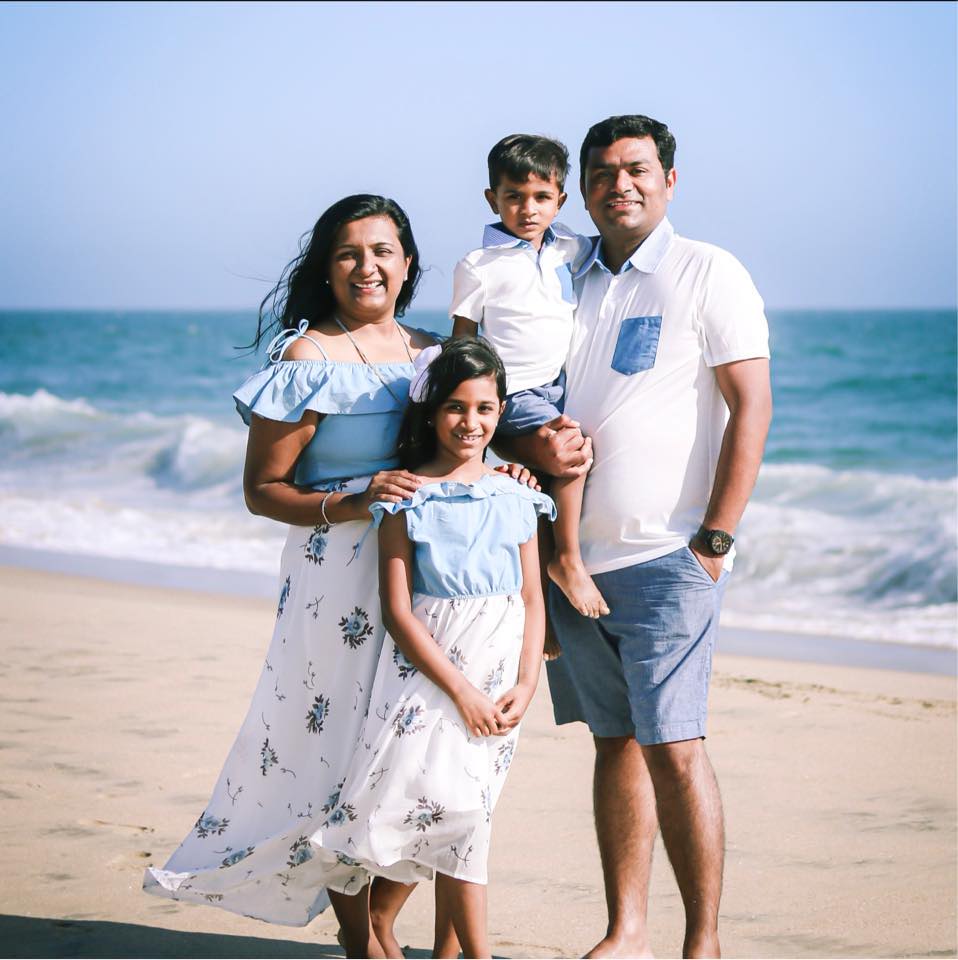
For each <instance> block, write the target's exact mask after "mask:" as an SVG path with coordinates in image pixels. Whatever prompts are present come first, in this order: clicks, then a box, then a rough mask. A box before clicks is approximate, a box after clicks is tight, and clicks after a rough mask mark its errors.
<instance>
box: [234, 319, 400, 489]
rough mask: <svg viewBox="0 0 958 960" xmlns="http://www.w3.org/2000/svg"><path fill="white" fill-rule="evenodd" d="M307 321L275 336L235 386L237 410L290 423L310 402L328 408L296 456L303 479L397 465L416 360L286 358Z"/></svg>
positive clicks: (319, 481) (321, 480)
mask: <svg viewBox="0 0 958 960" xmlns="http://www.w3.org/2000/svg"><path fill="white" fill-rule="evenodd" d="M305 329H306V326H305V323H304V324H303V325H301V326H300V328H299V329H298V330H297V329H290V330H287V331H285V332H284V333H283V334H281V335H280V337H278V338H277V339H276V340H274V341H273V343H272V344H270V347H269V350H268V354H269V359H268V360H267V363H266V366H264V367H263V369H262V370H260V371H259V372H258V373H254V374H253V375H252V376H251V377H250V378H249V379H248V380H247V381H246V382H245V383H244V384H243V385H242V386H241V387H240V388H239V389H238V390H237V391H236V393H234V394H233V399H234V400H235V401H236V409H237V411H238V412H239V415H240V416H241V417H242V418H243V421H244V422H245V423H246V424H247V425H248V424H249V422H250V419H251V417H252V415H253V414H256V416H258V417H265V418H266V419H267V420H281V421H284V422H286V423H298V422H299V421H300V420H301V419H302V418H303V414H305V413H306V411H307V410H313V411H315V412H316V413H321V414H323V418H322V419H321V420H320V422H319V426H318V427H317V428H316V433H315V434H314V435H313V438H312V440H310V442H309V443H308V444H307V446H306V448H305V449H304V450H303V452H302V453H301V454H300V456H299V459H298V460H297V462H296V472H295V474H294V478H293V479H294V482H295V483H296V484H297V485H298V486H303V487H322V486H328V485H329V484H330V482H334V481H338V480H347V479H350V478H352V477H365V476H369V475H371V474H373V473H376V471H377V470H394V469H396V468H397V467H398V466H399V458H398V457H397V455H396V444H397V442H398V440H399V428H400V425H401V424H402V417H403V412H404V411H405V409H406V405H407V403H408V395H409V381H410V380H411V379H412V376H413V373H414V368H413V364H412V363H411V362H403V363H377V364H375V365H373V366H370V365H367V364H365V363H345V362H341V361H338V360H328V359H323V360H283V359H282V354H283V351H284V350H285V349H286V347H287V346H289V344H290V343H291V342H292V341H293V340H295V339H296V338H297V337H298V336H303V335H304V333H305ZM310 339H311V338H310ZM313 342H314V343H315V342H316V341H315V340H314V341H313ZM317 346H318V344H317ZM320 349H322V348H321V347H320ZM387 384H388V387H387ZM390 391H391V392H390Z"/></svg>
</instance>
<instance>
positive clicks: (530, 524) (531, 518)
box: [518, 484, 556, 543]
mask: <svg viewBox="0 0 958 960" xmlns="http://www.w3.org/2000/svg"><path fill="white" fill-rule="evenodd" d="M518 487H519V490H520V491H522V492H521V493H519V498H520V499H521V500H523V501H524V504H523V506H524V507H525V509H524V510H523V512H522V516H523V521H524V523H525V526H524V529H523V531H522V536H521V537H520V538H519V543H525V542H526V541H527V540H531V539H532V537H533V535H534V534H535V533H536V528H537V520H538V519H539V517H545V518H546V519H547V520H550V521H552V520H555V518H556V505H555V503H554V502H553V500H552V497H547V496H546V495H545V494H544V493H540V492H539V491H538V490H532V489H531V488H529V487H526V486H524V485H522V484H518Z"/></svg>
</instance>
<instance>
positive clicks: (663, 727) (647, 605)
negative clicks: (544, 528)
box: [547, 547, 728, 744]
mask: <svg viewBox="0 0 958 960" xmlns="http://www.w3.org/2000/svg"><path fill="white" fill-rule="evenodd" d="M593 579H594V580H595V584H596V586H597V587H598V588H599V590H600V591H601V592H602V595H603V596H604V597H605V599H606V602H607V603H608V605H609V607H610V608H611V611H612V612H611V613H610V614H609V615H608V616H607V617H600V618H599V619H598V620H593V619H591V618H589V617H583V616H582V615H581V614H579V613H577V612H576V611H575V610H574V609H573V608H572V606H571V605H570V604H569V602H568V601H567V600H566V598H565V596H564V595H563V594H562V592H561V591H560V590H558V589H557V588H556V586H555V585H554V584H550V587H549V614H550V616H551V617H552V625H553V628H554V629H555V631H556V636H557V637H558V639H559V643H560V645H561V646H562V656H561V657H559V658H558V659H557V660H551V661H549V663H548V665H547V670H548V675H549V692H550V693H551V694H552V706H553V711H554V713H555V720H556V723H559V724H562V723H571V722H573V721H575V720H582V721H584V722H585V723H587V724H588V725H589V729H590V730H591V731H592V733H593V734H594V735H595V736H597V737H627V736H634V737H635V739H636V740H637V741H638V742H639V743H642V744H654V743H672V742H675V741H677V740H692V739H695V738H697V737H704V736H705V718H706V711H707V705H708V690H709V679H710V677H711V674H712V647H713V645H714V642H715V634H716V632H717V630H718V620H719V610H720V608H721V604H722V595H723V594H724V592H725V583H726V581H727V580H728V573H727V572H723V573H722V575H721V577H719V580H718V583H715V582H713V580H712V578H711V577H710V576H709V574H708V573H707V572H706V571H705V568H704V567H703V566H702V565H701V564H700V563H699V561H698V560H697V559H696V556H695V554H694V553H692V551H691V550H689V548H688V547H682V548H681V549H679V550H676V551H674V552H673V553H669V554H666V555H665V556H664V557H658V558H657V559H655V560H648V561H646V562H645V563H638V564H635V565H634V566H631V567H624V568H623V569H621V570H612V571H610V572H608V573H599V574H596V575H595V576H594V577H593Z"/></svg>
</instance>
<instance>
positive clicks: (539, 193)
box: [486, 174, 565, 249]
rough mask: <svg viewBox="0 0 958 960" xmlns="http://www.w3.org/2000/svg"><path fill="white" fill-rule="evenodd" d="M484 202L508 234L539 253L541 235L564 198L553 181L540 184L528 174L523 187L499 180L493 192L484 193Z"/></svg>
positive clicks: (542, 181)
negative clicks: (500, 221)
mask: <svg viewBox="0 0 958 960" xmlns="http://www.w3.org/2000/svg"><path fill="white" fill-rule="evenodd" d="M486 199H487V200H488V201H489V206H490V207H492V212H493V213H495V214H497V215H498V216H499V219H500V220H502V225H503V226H504V227H505V228H506V229H507V230H508V231H509V232H510V233H511V234H513V235H514V236H516V237H518V238H519V239H520V240H525V241H527V242H528V243H531V244H532V245H533V246H534V247H535V248H536V249H538V248H539V246H540V245H541V244H542V234H544V233H545V232H546V228H547V227H548V226H549V224H550V223H552V221H553V220H555V218H556V214H557V213H558V212H559V209H560V208H561V207H562V204H564V203H565V194H564V193H563V192H562V191H561V190H560V189H559V184H558V183H556V180H555V177H551V178H550V179H548V180H540V179H539V177H537V176H535V175H534V174H530V175H529V179H528V180H526V181H525V182H524V183H516V181H515V180H510V179H509V178H508V177H502V178H501V179H500V181H499V185H498V186H497V187H496V189H495V190H492V189H487V190H486Z"/></svg>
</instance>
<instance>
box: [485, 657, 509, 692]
mask: <svg viewBox="0 0 958 960" xmlns="http://www.w3.org/2000/svg"><path fill="white" fill-rule="evenodd" d="M505 672H506V661H505V660H500V661H499V666H497V667H496V668H495V669H494V670H490V671H489V673H488V674H486V679H485V680H483V682H482V692H483V693H484V694H485V695H486V696H487V697H491V696H492V695H493V694H494V693H495V692H496V691H497V690H498V689H499V687H501V686H502V678H503V675H504V674H505Z"/></svg>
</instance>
